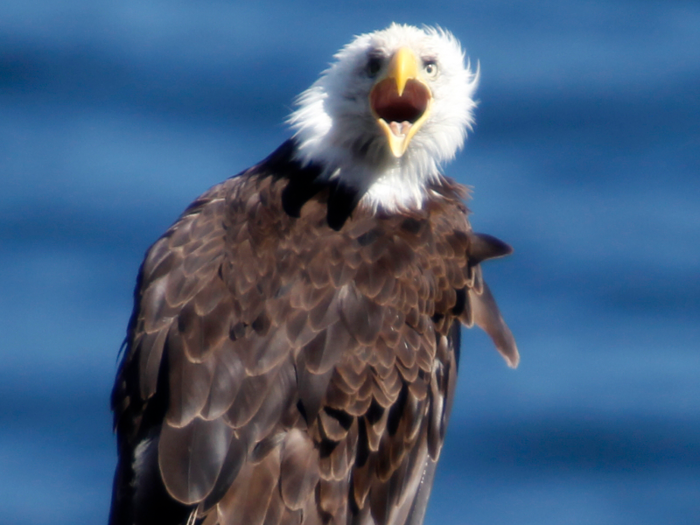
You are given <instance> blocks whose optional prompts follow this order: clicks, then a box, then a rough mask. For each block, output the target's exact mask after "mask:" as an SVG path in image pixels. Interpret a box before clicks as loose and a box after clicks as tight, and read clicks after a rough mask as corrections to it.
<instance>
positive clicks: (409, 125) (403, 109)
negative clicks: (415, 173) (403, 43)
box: [369, 47, 433, 158]
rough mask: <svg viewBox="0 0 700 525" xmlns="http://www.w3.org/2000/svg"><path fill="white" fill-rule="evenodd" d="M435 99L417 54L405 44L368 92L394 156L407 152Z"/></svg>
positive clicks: (371, 105) (374, 111) (374, 112)
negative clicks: (424, 78) (421, 69)
mask: <svg viewBox="0 0 700 525" xmlns="http://www.w3.org/2000/svg"><path fill="white" fill-rule="evenodd" d="M432 100H433V97H432V94H431V93H430V89H428V86H427V85H426V84H425V82H424V81H423V80H422V79H421V76H420V65H419V61H418V59H417V58H416V55H415V54H414V53H413V51H411V50H410V49H408V48H406V47H402V48H401V49H399V50H398V51H397V52H396V53H395V54H394V56H393V57H392V58H391V62H390V63H389V68H388V70H387V72H386V74H385V75H384V76H383V77H381V78H379V79H378V80H377V82H376V83H375V84H374V87H373V88H372V91H370V94H369V104H370V108H371V109H372V115H373V116H374V118H376V119H377V123H378V124H379V127H380V128H381V129H382V131H383V132H384V134H385V135H386V138H387V141H388V144H389V149H390V150H391V153H392V154H393V155H394V157H396V158H399V157H401V156H402V155H403V154H404V153H405V152H406V149H407V148H408V144H409V143H410V142H411V139H412V138H413V136H414V135H415V134H416V132H417V131H418V130H419V129H420V127H421V126H422V125H423V122H425V120H426V119H427V117H428V114H429V113H430V104H431V102H432Z"/></svg>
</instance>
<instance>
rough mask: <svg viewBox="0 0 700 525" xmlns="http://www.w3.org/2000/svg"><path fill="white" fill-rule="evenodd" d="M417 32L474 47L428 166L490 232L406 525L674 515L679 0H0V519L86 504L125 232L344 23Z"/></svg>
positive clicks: (697, 357)
mask: <svg viewBox="0 0 700 525" xmlns="http://www.w3.org/2000/svg"><path fill="white" fill-rule="evenodd" d="M391 21H398V22H406V23H412V24H422V23H430V24H435V23H437V24H440V25H442V26H444V27H446V28H448V29H450V30H451V31H453V32H454V33H455V34H456V36H457V37H458V38H459V39H460V40H461V41H462V42H463V44H464V46H465V47H466V48H467V50H468V54H469V56H470V57H471V59H472V63H473V64H476V63H477V61H478V62H479V64H480V66H481V75H482V76H481V84H480V87H479V91H478V97H479V99H480V104H479V108H478V109H477V112H476V118H477V124H476V127H475V130H474V133H473V134H472V135H471V136H470V138H469V140H468V143H467V145H466V148H465V150H464V151H463V152H462V153H461V154H460V155H459V156H458V158H457V160H456V161H455V162H453V163H451V164H450V165H449V166H447V168H446V173H447V174H449V175H451V176H453V177H455V178H457V179H458V180H460V181H461V182H463V183H465V184H469V185H471V186H472V187H473V190H474V192H473V200H472V201H471V203H470V207H471V209H472V210H473V212H474V213H473V216H472V222H473V224H474V227H475V229H476V230H477V231H483V232H488V233H490V234H493V235H496V236H498V237H500V238H502V239H504V240H506V241H508V242H509V243H511V244H512V245H513V246H514V247H515V254H514V255H513V256H511V257H509V258H507V259H504V260H499V261H495V262H492V263H489V264H488V265H487V266H486V267H485V275H486V278H487V280H488V282H489V283H490V284H491V287H492V288H493V290H494V293H495V295H496V297H497V298H498V300H499V302H500V305H501V308H502V311H503V314H504V316H505V318H506V319H507V321H508V322H509V324H510V326H511V328H512V329H513V332H514V333H515V335H516V337H517V340H518V343H519V347H520V351H521V354H522V364H521V366H520V368H519V369H518V370H516V371H512V370H510V369H508V368H507V367H506V366H505V364H504V363H503V362H502V360H501V359H500V357H499V356H498V354H497V353H496V352H495V351H493V350H492V346H491V344H490V342H489V340H488V338H487V337H486V336H485V335H483V334H482V333H481V332H479V331H478V330H476V329H475V330H470V331H467V332H465V335H464V337H463V340H464V343H463V354H462V355H463V358H462V363H461V371H460V379H459V387H458V400H457V402H456V405H455V408H454V416H453V419H452V422H451V427H450V429H449V432H448V438H447V443H446V446H445V448H444V450H443V456H442V461H441V465H440V468H439V471H438V477H437V482H436V485H435V489H434V496H433V498H432V502H431V506H430V509H429V513H428V518H427V520H426V523H428V524H431V525H436V524H446V523H450V524H452V523H454V524H462V523H464V524H478V525H481V524H483V525H501V524H503V525H506V524H508V525H511V524H512V525H515V524H518V525H523V524H533V525H548V524H581V525H583V524H627V523H630V524H632V523H633V524H640V525H643V524H650V525H651V524H668V523H674V524H676V523H677V524H698V523H700V377H699V376H700V205H699V203H700V4H698V2H692V1H682V0H665V1H652V0H643V1H641V0H635V1H631V0H628V1H625V0H609V1H578V2H576V1H572V0H558V1H552V0H547V1H539V2H525V1H522V2H515V1H505V0H504V1H498V0H493V1H490V2H476V1H474V2H469V1H452V2H443V3H440V4H439V5H433V3H432V2H426V3H418V2H412V1H404V2H394V1H388V2H355V3H350V2H289V3H274V2H269V1H259V2H256V3H252V2H250V3H248V2H247V3H243V2H223V1H203V2H185V1H171V2H165V1H156V0H145V1H138V2H137V1H134V0H125V1H122V2H89V1H87V0H64V1H61V2H51V1H48V0H36V1H22V2H20V1H19V0H10V1H9V2H3V3H2V4H0V358H1V359H0V508H2V511H1V512H0V523H15V524H27V525H34V524H37V525H38V524H47V523H52V524H66V525H68V524H75V523H104V522H105V521H106V517H107V512H108V507H109V501H110V490H111V477H112V472H113V469H114V465H115V460H116V456H115V446H114V438H113V436H112V434H111V420H110V413H109V409H108V396H109V392H110V389H111V385H112V380H113V377H114V373H115V370H116V356H117V352H118V349H119V347H120V345H121V342H122V340H123V337H124V334H125V327H126V323H127V320H128V317H129V314H130V310H131V296H132V290H133V285H134V281H135V276H136V272H137V268H138V265H139V263H140V261H141V258H142V256H143V254H144V251H145V250H146V249H147V247H148V246H149V245H150V243H152V242H153V241H154V240H155V239H156V238H157V237H158V236H159V235H160V234H161V233H162V232H163V231H164V230H165V229H166V228H167V226H168V225H169V224H170V223H171V222H172V221H173V220H174V219H175V218H176V217H177V215H178V214H179V213H180V212H181V211H182V210H183V209H184V207H185V206H186V205H187V204H188V203H189V202H190V201H191V200H192V199H193V198H194V197H196V196H197V195H198V194H200V193H201V192H202V191H204V190H205V189H206V188H208V187H209V186H211V185H213V184H215V183H216V182H219V181H221V180H223V179H225V178H227V177H229V176H231V175H233V174H235V173H237V172H238V171H240V170H242V169H244V168H246V167H247V166H249V165H251V164H253V163H255V162H257V161H258V160H260V159H261V158H263V157H264V156H266V155H267V154H268V153H269V152H271V151H272V150H273V149H274V148H275V147H276V146H277V145H278V144H279V143H281V141H283V140H284V139H285V138H286V137H288V136H289V132H288V130H287V128H286V127H285V125H284V124H283V121H284V119H285V117H286V116H287V114H288V113H289V111H290V108H291V107H292V101H293V99H294V97H295V95H296V94H298V93H299V92H301V91H302V90H303V89H305V88H306V87H307V86H308V85H309V84H310V83H311V82H313V81H314V80H315V79H316V78H317V75H318V73H319V72H320V71H321V70H323V69H324V68H325V67H326V65H327V63H328V62H329V61H330V59H331V55H332V54H333V53H334V52H335V51H336V50H337V49H339V48H340V47H341V46H342V45H344V44H345V43H346V42H347V41H349V39H350V38H351V36H352V35H354V34H359V33H361V32H366V31H370V30H374V29H378V28H382V27H384V26H386V25H387V24H388V23H389V22H391Z"/></svg>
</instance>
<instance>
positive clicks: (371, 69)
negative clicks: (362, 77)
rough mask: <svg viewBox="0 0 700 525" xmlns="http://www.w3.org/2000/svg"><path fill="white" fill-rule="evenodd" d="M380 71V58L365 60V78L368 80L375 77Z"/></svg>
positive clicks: (373, 57)
mask: <svg viewBox="0 0 700 525" xmlns="http://www.w3.org/2000/svg"><path fill="white" fill-rule="evenodd" d="M380 69H382V59H381V57H378V56H370V57H369V59H367V66H365V71H366V72H367V76H368V77H370V78H373V77H376V76H377V73H379V70H380Z"/></svg>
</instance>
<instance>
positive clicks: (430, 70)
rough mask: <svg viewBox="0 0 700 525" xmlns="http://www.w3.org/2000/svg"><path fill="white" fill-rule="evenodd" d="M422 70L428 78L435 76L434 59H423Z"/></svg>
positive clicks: (435, 63) (436, 70) (435, 66)
mask: <svg viewBox="0 0 700 525" xmlns="http://www.w3.org/2000/svg"><path fill="white" fill-rule="evenodd" d="M423 71H425V76H427V77H428V78H435V77H436V76H437V73H438V66H437V62H435V60H425V61H424V62H423Z"/></svg>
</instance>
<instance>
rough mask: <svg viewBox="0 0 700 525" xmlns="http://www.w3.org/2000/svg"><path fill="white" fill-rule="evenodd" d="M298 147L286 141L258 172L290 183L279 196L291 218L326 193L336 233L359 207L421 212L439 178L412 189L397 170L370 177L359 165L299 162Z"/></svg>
mask: <svg viewBox="0 0 700 525" xmlns="http://www.w3.org/2000/svg"><path fill="white" fill-rule="evenodd" d="M298 147H299V145H298V141H297V139H296V138H293V139H289V140H287V141H286V142H285V143H284V144H282V145H281V146H280V147H279V148H278V149H277V150H276V151H275V152H274V153H272V155H270V156H269V157H268V158H267V159H265V160H264V161H263V162H262V163H261V164H259V165H258V167H257V168H258V170H259V171H260V172H263V173H266V174H269V175H272V176H274V177H276V178H284V179H287V180H288V181H289V182H288V183H287V187H286V188H285V190H284V192H283V194H282V205H283V207H284V209H285V211H286V212H287V213H288V214H289V215H291V216H293V217H298V216H299V214H300V212H301V208H302V207H303V206H304V204H305V203H306V202H308V201H309V200H310V199H312V198H314V197H316V196H317V195H318V194H320V193H321V192H324V191H325V192H327V195H328V197H327V199H328V201H327V202H328V225H329V226H330V227H331V228H333V229H335V230H340V229H341V228H342V227H343V224H345V222H346V220H347V219H348V218H349V217H350V215H351V214H352V212H353V210H355V208H356V207H357V206H358V205H361V206H366V207H368V208H370V209H372V210H373V211H374V212H377V213H400V212H402V211H408V210H416V209H418V210H419V209H422V208H423V206H424V203H425V201H426V199H427V198H428V197H429V192H430V187H431V186H432V185H434V184H439V182H440V180H441V178H442V177H441V176H440V175H437V174H436V175H435V176H434V177H432V178H431V179H430V180H429V181H427V182H423V183H422V184H421V185H420V188H418V187H415V188H414V187H412V186H409V185H406V184H405V181H403V182H402V180H401V177H402V172H401V170H400V168H396V169H393V170H391V169H390V170H385V171H384V172H382V173H381V174H380V175H379V176H376V175H375V176H374V177H373V174H372V173H367V172H366V171H367V170H370V168H369V167H364V166H362V165H361V164H349V165H346V166H342V167H337V166H334V165H329V164H328V163H325V162H323V161H312V162H305V161H303V160H301V159H299V154H298ZM368 181H369V183H368Z"/></svg>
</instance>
